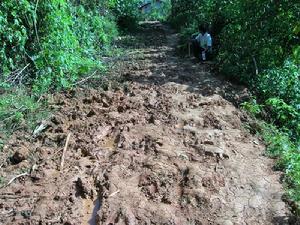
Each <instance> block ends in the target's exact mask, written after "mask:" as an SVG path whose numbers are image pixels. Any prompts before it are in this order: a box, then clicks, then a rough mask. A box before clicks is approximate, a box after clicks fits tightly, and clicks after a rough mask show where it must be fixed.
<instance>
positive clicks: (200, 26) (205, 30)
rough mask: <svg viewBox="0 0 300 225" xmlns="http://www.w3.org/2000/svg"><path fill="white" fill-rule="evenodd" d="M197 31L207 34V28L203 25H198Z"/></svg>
mask: <svg viewBox="0 0 300 225" xmlns="http://www.w3.org/2000/svg"><path fill="white" fill-rule="evenodd" d="M198 29H199V31H200V32H203V33H205V32H207V27H206V26H205V25H204V24H200V25H199V26H198Z"/></svg>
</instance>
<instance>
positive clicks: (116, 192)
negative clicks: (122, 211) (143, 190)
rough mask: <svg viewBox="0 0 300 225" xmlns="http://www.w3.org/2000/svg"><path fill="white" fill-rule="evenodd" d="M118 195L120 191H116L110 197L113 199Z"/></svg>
mask: <svg viewBox="0 0 300 225" xmlns="http://www.w3.org/2000/svg"><path fill="white" fill-rule="evenodd" d="M118 193H120V190H117V191H115V192H114V193H112V194H110V195H109V196H108V197H113V196H115V195H116V194H118Z"/></svg>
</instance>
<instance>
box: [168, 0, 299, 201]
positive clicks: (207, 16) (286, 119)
mask: <svg viewBox="0 0 300 225" xmlns="http://www.w3.org/2000/svg"><path fill="white" fill-rule="evenodd" d="M299 18H300V2H299V1H296V0H289V1H288V0H284V1H274V0H251V1H250V0H233V1H232V0H200V1H198V0H197V1H196V0H189V1H179V0H173V1H172V23H173V24H174V25H175V26H176V28H177V29H179V30H180V31H181V34H182V39H183V41H185V40H186V39H187V38H189V37H190V35H191V34H192V33H194V32H196V31H197V25H198V24H199V23H207V24H208V25H209V27H210V31H211V33H212V36H213V39H214V45H215V46H214V49H215V53H216V62H217V67H218V69H219V71H220V73H221V74H223V75H225V76H227V77H229V78H230V79H232V80H235V81H240V82H242V83H244V84H246V85H248V86H249V87H251V88H252V90H253V91H254V92H255V93H256V94H257V95H258V96H259V98H258V101H259V103H260V105H255V104H254V105H253V104H251V107H249V105H248V107H247V108H248V109H250V111H252V112H254V113H256V114H258V115H263V117H264V118H265V119H267V120H268V121H269V122H272V123H274V124H275V125H276V126H277V127H278V128H279V129H281V132H277V133H276V135H274V136H273V137H274V138H269V139H268V140H271V142H274V143H273V147H272V148H271V149H277V150H276V152H277V153H279V152H280V154H277V156H279V157H280V158H281V159H282V162H284V163H283V164H284V165H285V169H286V171H287V175H288V176H287V177H288V179H289V181H290V182H289V184H290V185H291V187H292V188H293V190H296V189H298V190H300V177H299V174H300V158H299V156H298V154H299V148H300V147H299V146H300V143H299V142H300V125H299V124H300V86H299V84H300V81H299V78H300V77H299V76H300V22H299ZM261 112H266V113H261ZM280 135H281V137H282V138H279V137H280ZM265 136H267V135H265ZM269 137H272V135H269ZM275 139H276V140H275ZM286 139H288V140H289V141H283V140H286ZM287 142H288V143H289V144H288V145H287V144H286V143H287ZM291 143H294V144H291ZM274 146H276V147H274ZM283 146H285V147H283ZM279 149H280V150H279ZM272 151H273V150H272ZM292 197H293V198H294V199H296V200H297V201H299V200H300V193H299V192H293V195H292Z"/></svg>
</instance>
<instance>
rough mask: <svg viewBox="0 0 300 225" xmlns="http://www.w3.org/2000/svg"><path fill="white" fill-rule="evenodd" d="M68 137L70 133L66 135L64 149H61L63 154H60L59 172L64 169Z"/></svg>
mask: <svg viewBox="0 0 300 225" xmlns="http://www.w3.org/2000/svg"><path fill="white" fill-rule="evenodd" d="M70 137H71V133H69V134H68V136H67V140H66V144H65V147H64V151H63V154H62V156H61V162H60V171H61V172H62V171H63V169H64V163H65V155H66V151H67V149H68V145H69V141H70Z"/></svg>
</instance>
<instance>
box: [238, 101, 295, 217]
mask: <svg viewBox="0 0 300 225" xmlns="http://www.w3.org/2000/svg"><path fill="white" fill-rule="evenodd" d="M269 101H274V99H271V100H269ZM276 101H277V100H276ZM267 102H268V101H267ZM280 103H281V104H282V102H280ZM242 107H243V109H245V110H246V111H247V112H249V113H250V115H252V116H253V118H255V119H256V120H258V126H259V127H257V126H256V127H255V132H258V133H259V134H260V135H261V136H262V137H263V139H264V141H265V143H266V146H267V154H268V156H270V157H272V158H276V159H277V163H276V166H275V167H276V169H277V170H281V171H284V172H285V176H284V181H285V188H286V191H287V195H288V199H289V200H291V202H293V204H294V210H295V213H297V214H299V213H300V211H299V209H300V154H299V153H300V140H299V139H294V138H293V136H291V134H290V131H289V130H288V129H285V128H280V127H278V125H277V126H276V125H275V124H274V123H272V122H269V123H268V122H266V120H269V121H271V120H270V119H268V118H265V116H266V115H267V114H266V112H265V111H266V110H268V104H265V105H261V104H258V103H257V102H256V100H252V101H251V102H246V103H243V104H242ZM281 107H282V106H281ZM283 108H284V107H283ZM285 114H286V112H282V115H281V117H282V118H284V119H285V118H286V115H285ZM263 119H264V120H263Z"/></svg>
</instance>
